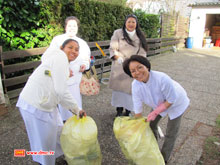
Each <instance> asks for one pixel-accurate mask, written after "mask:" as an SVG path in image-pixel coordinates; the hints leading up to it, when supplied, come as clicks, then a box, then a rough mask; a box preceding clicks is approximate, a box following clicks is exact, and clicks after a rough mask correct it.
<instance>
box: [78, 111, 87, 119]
mask: <svg viewBox="0 0 220 165" xmlns="http://www.w3.org/2000/svg"><path fill="white" fill-rule="evenodd" d="M83 116H84V117H86V112H85V111H84V110H80V111H79V118H82V117H83Z"/></svg>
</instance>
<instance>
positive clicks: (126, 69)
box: [123, 55, 151, 77]
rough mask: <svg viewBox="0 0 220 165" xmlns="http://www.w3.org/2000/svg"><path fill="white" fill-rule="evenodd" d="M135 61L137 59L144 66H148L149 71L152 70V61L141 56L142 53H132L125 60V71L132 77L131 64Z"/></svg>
mask: <svg viewBox="0 0 220 165" xmlns="http://www.w3.org/2000/svg"><path fill="white" fill-rule="evenodd" d="M133 61H137V62H139V63H141V64H143V65H144V66H146V67H147V69H148V71H149V72H150V70H151V64H150V61H149V60H148V59H147V58H146V57H143V56H140V55H132V56H131V57H130V58H127V59H126V60H125V61H124V62H123V70H124V72H125V73H126V74H127V75H129V76H130V77H132V75H131V71H130V69H129V65H130V63H131V62H133Z"/></svg>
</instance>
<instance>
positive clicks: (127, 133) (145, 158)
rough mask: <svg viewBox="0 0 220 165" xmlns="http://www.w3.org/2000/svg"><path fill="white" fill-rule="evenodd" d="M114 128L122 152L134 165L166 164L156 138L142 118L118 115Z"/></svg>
mask: <svg viewBox="0 0 220 165" xmlns="http://www.w3.org/2000/svg"><path fill="white" fill-rule="evenodd" d="M113 130H114V133H115V137H116V139H117V140H118V142H119V145H120V147H121V150H122V152H123V153H124V155H125V157H126V158H127V160H128V162H129V164H132V165H164V164H165V163H164V159H163V156H162V154H161V152H160V150H159V146H158V143H157V140H156V138H155V137H154V134H153V132H152V130H151V128H150V126H149V122H147V123H146V122H145V119H144V118H143V117H142V118H137V119H135V118H131V117H117V118H116V119H115V121H114V126H113Z"/></svg>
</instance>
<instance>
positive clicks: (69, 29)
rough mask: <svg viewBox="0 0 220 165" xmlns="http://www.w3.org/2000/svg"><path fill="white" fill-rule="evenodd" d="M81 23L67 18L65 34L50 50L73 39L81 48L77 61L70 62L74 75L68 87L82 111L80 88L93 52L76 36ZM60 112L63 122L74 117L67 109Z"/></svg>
mask: <svg viewBox="0 0 220 165" xmlns="http://www.w3.org/2000/svg"><path fill="white" fill-rule="evenodd" d="M79 23H80V22H79V20H78V19H77V18H76V17H74V16H70V17H67V18H66V20H65V33H64V34H61V35H58V36H55V37H54V38H53V40H52V41H51V44H50V48H59V47H60V46H61V45H62V43H63V42H64V41H65V40H66V39H70V38H71V39H74V40H76V41H78V43H79V46H80V50H79V56H78V57H77V58H76V60H74V61H72V62H70V70H71V73H72V74H71V77H70V79H69V80H68V86H69V90H70V93H71V94H72V95H73V97H74V98H75V100H76V102H77V105H78V106H79V108H80V109H82V96H81V94H80V87H79V86H80V82H81V78H82V72H84V71H85V70H87V69H89V67H90V55H91V52H90V48H89V46H88V44H87V43H86V42H85V41H84V40H83V39H81V38H79V37H77V36H76V35H77V33H78V28H79ZM59 111H60V113H61V117H62V120H64V121H65V120H67V119H68V118H69V117H71V116H72V113H71V112H69V111H66V109H65V108H64V107H62V106H60V105H59Z"/></svg>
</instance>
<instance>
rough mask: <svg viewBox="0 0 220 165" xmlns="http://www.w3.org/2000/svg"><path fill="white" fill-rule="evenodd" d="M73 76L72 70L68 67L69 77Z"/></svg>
mask: <svg viewBox="0 0 220 165" xmlns="http://www.w3.org/2000/svg"><path fill="white" fill-rule="evenodd" d="M72 76H73V71H72V70H71V69H70V77H72Z"/></svg>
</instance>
